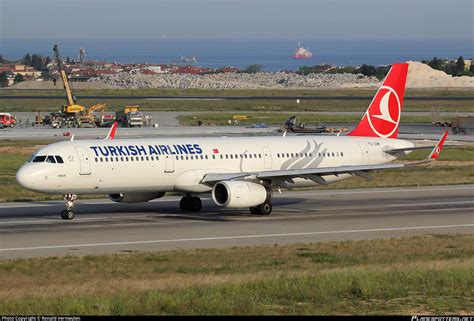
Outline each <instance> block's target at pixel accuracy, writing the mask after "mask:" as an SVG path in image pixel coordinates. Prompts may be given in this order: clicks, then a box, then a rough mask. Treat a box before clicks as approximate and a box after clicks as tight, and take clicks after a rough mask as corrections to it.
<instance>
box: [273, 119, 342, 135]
mask: <svg viewBox="0 0 474 321" xmlns="http://www.w3.org/2000/svg"><path fill="white" fill-rule="evenodd" d="M277 131H278V132H291V133H300V134H317V133H329V134H340V133H344V132H346V131H347V128H346V127H327V126H326V125H324V124H321V123H300V122H299V121H298V119H297V118H296V116H291V117H290V118H288V119H287V120H286V121H285V124H284V126H283V128H281V129H278V130H277Z"/></svg>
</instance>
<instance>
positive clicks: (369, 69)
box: [357, 64, 376, 76]
mask: <svg viewBox="0 0 474 321" xmlns="http://www.w3.org/2000/svg"><path fill="white" fill-rule="evenodd" d="M357 71H358V72H359V73H361V74H363V75H364V76H375V71H376V70H375V67H374V66H371V65H366V64H363V65H362V66H361V67H360V68H359V69H358V70H357Z"/></svg>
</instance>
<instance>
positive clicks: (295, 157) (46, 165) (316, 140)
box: [17, 136, 414, 194]
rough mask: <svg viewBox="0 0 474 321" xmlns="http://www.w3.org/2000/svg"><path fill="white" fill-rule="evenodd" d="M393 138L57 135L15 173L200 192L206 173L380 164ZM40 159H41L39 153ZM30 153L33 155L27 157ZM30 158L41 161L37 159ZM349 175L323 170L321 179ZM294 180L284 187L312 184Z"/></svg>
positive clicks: (52, 184) (85, 186)
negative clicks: (88, 137) (91, 137)
mask: <svg viewBox="0 0 474 321" xmlns="http://www.w3.org/2000/svg"><path fill="white" fill-rule="evenodd" d="M413 146H414V144H413V143H411V142H409V141H404V140H399V139H384V138H369V137H348V136H341V137H335V136H287V137H281V136H279V137H277V136H272V137H212V138H211V137H208V138H192V137H188V138H148V139H113V140H77V141H64V142H58V143H54V144H51V145H48V146H46V147H44V148H42V149H41V150H39V151H38V152H37V153H36V155H35V156H36V157H38V156H60V157H61V159H62V161H63V163H59V162H57V161H56V158H54V161H56V162H52V160H51V158H49V159H50V160H49V162H48V161H37V162H32V161H30V162H27V163H26V164H24V165H23V166H22V168H21V169H20V170H19V171H18V173H17V180H18V182H19V183H20V184H21V185H23V186H24V187H26V188H28V189H30V190H34V191H38V192H43V193H57V194H69V193H71V194H100V193H104V194H111V193H126V192H129V193H130V192H168V191H177V192H184V193H201V192H208V191H210V190H211V187H210V186H208V185H205V184H202V183H201V180H202V179H203V177H204V176H205V175H206V174H209V173H219V174H222V173H240V172H243V173H247V172H264V171H270V170H273V171H274V170H286V169H300V168H321V167H334V166H342V165H374V164H384V163H388V162H390V161H393V160H394V159H396V158H395V157H394V156H392V155H390V154H388V153H385V152H384V150H388V149H394V148H409V147H413ZM46 158H47V157H46ZM33 159H34V158H33ZM37 160H41V158H38V159H37ZM347 177H350V175H349V174H343V175H339V176H326V177H325V179H326V181H327V182H334V181H337V180H341V179H343V178H347ZM315 184H316V183H314V182H313V181H311V180H306V179H295V180H294V184H291V187H297V186H308V185H315Z"/></svg>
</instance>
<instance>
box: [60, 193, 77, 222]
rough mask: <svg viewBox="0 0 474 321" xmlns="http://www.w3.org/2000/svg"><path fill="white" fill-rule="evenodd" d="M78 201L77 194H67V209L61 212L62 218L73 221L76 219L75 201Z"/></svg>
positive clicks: (65, 197)
mask: <svg viewBox="0 0 474 321" xmlns="http://www.w3.org/2000/svg"><path fill="white" fill-rule="evenodd" d="M76 199H77V195H75V194H66V195H64V200H65V201H66V208H65V209H64V210H62V211H61V218H62V219H63V220H72V219H73V218H74V210H73V208H74V201H75V200H76Z"/></svg>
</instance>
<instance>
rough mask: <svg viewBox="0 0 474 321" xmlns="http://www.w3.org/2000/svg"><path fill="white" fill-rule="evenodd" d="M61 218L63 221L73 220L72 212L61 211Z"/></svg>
mask: <svg viewBox="0 0 474 321" xmlns="http://www.w3.org/2000/svg"><path fill="white" fill-rule="evenodd" d="M61 218H62V219H63V220H72V219H73V218H74V211H73V210H62V211H61Z"/></svg>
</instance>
